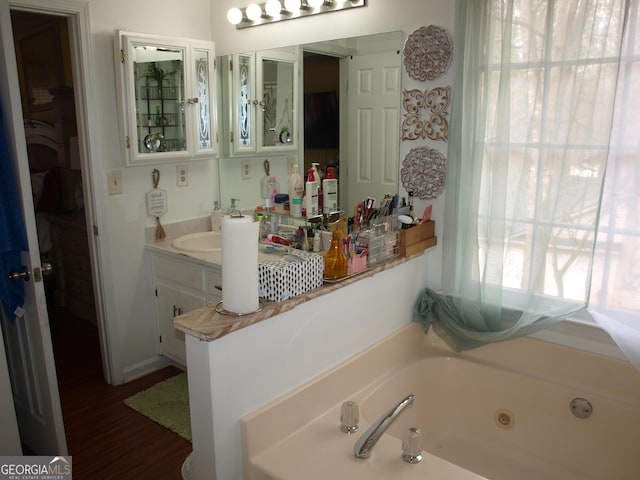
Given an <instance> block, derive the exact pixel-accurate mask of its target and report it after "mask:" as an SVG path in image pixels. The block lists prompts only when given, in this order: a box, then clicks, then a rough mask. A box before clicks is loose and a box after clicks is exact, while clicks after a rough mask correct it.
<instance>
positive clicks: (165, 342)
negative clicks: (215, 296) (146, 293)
mask: <svg viewBox="0 0 640 480" xmlns="http://www.w3.org/2000/svg"><path fill="white" fill-rule="evenodd" d="M204 305H205V299H204V297H203V296H199V295H193V294H190V293H187V292H185V291H182V290H180V289H178V288H176V287H174V286H172V285H169V284H167V283H164V282H162V281H157V283H156V315H157V317H156V321H157V325H158V341H159V347H160V353H162V354H163V355H166V356H167V357H169V358H171V359H172V360H174V361H176V362H178V363H180V364H181V365H186V363H187V354H186V346H185V339H184V333H183V332H180V331H179V330H176V329H175V328H173V318H174V317H175V316H177V315H181V314H183V313H187V312H189V311H191V310H195V309H196V308H201V307H203V306H204Z"/></svg>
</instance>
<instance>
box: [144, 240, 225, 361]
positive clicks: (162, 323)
mask: <svg viewBox="0 0 640 480" xmlns="http://www.w3.org/2000/svg"><path fill="white" fill-rule="evenodd" d="M151 269H152V272H153V283H154V286H155V307H156V323H157V327H158V346H159V349H160V353H161V354H163V355H165V356H166V357H168V358H170V359H171V360H173V361H175V362H177V363H179V364H180V365H182V366H186V364H187V355H186V347H185V340H184V333H183V332H181V331H179V330H176V329H174V328H173V319H174V317H177V316H179V315H182V314H183V313H186V312H190V311H192V310H196V309H198V308H201V307H204V306H205V305H216V304H217V303H218V302H220V301H221V300H222V270H221V267H220V266H219V265H216V264H214V263H210V262H205V261H197V260H196V259H193V258H188V257H186V256H185V255H180V254H171V253H168V252H155V253H154V254H153V255H152V258H151Z"/></svg>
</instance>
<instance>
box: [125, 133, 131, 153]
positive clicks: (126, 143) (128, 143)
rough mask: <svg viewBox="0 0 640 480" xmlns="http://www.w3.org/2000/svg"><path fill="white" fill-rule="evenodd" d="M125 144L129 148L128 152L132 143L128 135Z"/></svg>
mask: <svg viewBox="0 0 640 480" xmlns="http://www.w3.org/2000/svg"><path fill="white" fill-rule="evenodd" d="M124 143H125V146H126V147H127V150H128V149H129V148H131V142H130V140H129V135H127V136H126V137H124Z"/></svg>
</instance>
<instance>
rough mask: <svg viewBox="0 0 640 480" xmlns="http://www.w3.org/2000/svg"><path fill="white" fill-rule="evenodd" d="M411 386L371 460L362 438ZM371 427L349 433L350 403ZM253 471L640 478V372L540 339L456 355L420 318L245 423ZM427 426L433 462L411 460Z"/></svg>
mask: <svg viewBox="0 0 640 480" xmlns="http://www.w3.org/2000/svg"><path fill="white" fill-rule="evenodd" d="M408 393H414V394H415V401H414V403H413V405H411V406H410V407H409V408H407V409H406V410H405V411H404V412H403V413H402V414H401V415H400V416H399V417H398V418H397V420H396V421H395V422H394V423H393V424H392V425H391V427H390V428H389V429H388V430H387V432H386V433H385V434H384V435H383V436H382V438H381V439H380V441H379V442H378V444H377V445H376V446H375V447H374V451H373V455H372V457H371V458H369V459H367V460H358V459H356V458H355V457H354V455H353V445H354V443H355V441H356V440H357V439H358V438H359V436H360V434H361V433H362V432H364V431H365V430H366V428H368V426H369V425H371V424H372V423H374V422H375V421H376V420H377V419H378V417H379V416H380V415H381V414H382V413H384V412H385V411H387V410H388V409H389V408H390V407H391V406H392V405H394V404H396V403H397V402H398V401H399V400H401V399H402V398H404V397H405V396H406V395H407V394H408ZM347 399H350V400H355V401H357V402H358V403H359V405H360V420H361V421H360V430H359V432H356V433H355V434H353V435H345V434H343V433H342V432H340V430H339V415H340V405H341V403H342V402H343V401H344V400H347ZM242 423H243V448H244V452H243V454H244V462H245V465H244V471H245V477H246V478H247V479H250V480H267V479H269V480H273V479H282V480H285V479H297V478H305V479H307V480H310V479H315V478H317V479H323V478H332V477H333V478H350V479H353V480H356V479H359V478H362V479H368V480H369V479H377V478H380V479H387V478H394V479H396V478H397V479H413V478H416V479H418V478H421V479H425V478H439V479H440V480H444V479H451V480H472V479H473V480H475V479H480V478H486V479H490V480H543V479H545V480H578V479H580V480H589V479H593V480H638V479H640V373H638V372H637V371H635V370H634V369H633V368H632V367H631V366H630V365H629V364H627V363H626V362H622V361H618V360H614V359H610V358H607V357H601V356H597V355H592V354H588V353H585V352H581V351H578V350H573V349H570V348H566V347H561V346H558V345H553V344H549V343H546V342H543V341H540V340H534V339H528V338H527V339H519V340H514V341H511V342H504V343H500V344H495V345H489V346H485V347H482V348H480V349H477V350H473V351H470V352H465V353H461V354H456V353H454V352H452V351H450V350H449V349H448V348H447V347H446V345H444V344H443V343H442V341H441V340H440V339H439V338H437V337H436V336H435V335H433V334H431V333H430V334H429V335H426V336H425V335H424V334H423V333H422V330H421V329H420V328H419V326H417V325H409V326H407V327H405V328H403V329H401V330H400V331H398V332H396V333H395V334H394V335H392V336H390V337H389V338H387V339H385V340H384V341H382V342H380V343H379V344H377V345H375V346H373V347H371V348H370V349H367V350H366V351H364V352H362V353H360V354H358V355H355V356H354V357H353V358H352V359H350V360H349V361H347V362H345V363H343V364H341V365H339V366H337V367H336V368H334V369H332V370H331V371H329V372H327V373H326V374H324V375H322V376H320V377H318V378H316V379H314V380H313V381H311V382H309V383H308V384H305V385H303V386H301V387H300V388H299V389H296V390H295V391H293V392H291V393H289V394H288V395H286V396H284V397H282V398H279V399H277V400H275V401H274V402H271V403H270V404H268V405H265V406H264V407H263V408H261V409H259V410H258V411H256V412H254V413H252V414H251V415H248V416H247V417H245V418H244V419H243V422H242ZM410 427H420V428H421V430H422V433H423V441H424V452H425V453H424V457H425V458H424V460H423V461H422V462H421V463H419V464H417V465H409V464H407V463H405V462H403V461H402V459H401V458H400V454H401V439H402V437H403V435H404V433H405V432H406V430H407V429H408V428H410Z"/></svg>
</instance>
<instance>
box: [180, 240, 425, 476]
mask: <svg viewBox="0 0 640 480" xmlns="http://www.w3.org/2000/svg"><path fill="white" fill-rule="evenodd" d="M434 253H435V251H430V252H428V253H425V254H424V255H422V256H419V257H417V258H415V259H411V260H410V261H408V262H406V263H403V264H401V265H399V266H396V267H395V268H392V269H390V270H386V271H384V272H380V273H378V274H376V275H374V276H372V277H370V278H364V279H362V280H360V281H359V282H358V283H356V284H352V285H349V286H346V287H344V288H342V289H339V290H337V291H335V292H332V293H330V294H328V295H325V296H323V297H320V298H317V299H314V300H311V301H309V302H306V303H304V304H302V305H300V306H298V307H297V308H296V309H294V310H291V311H289V312H286V313H283V314H281V315H277V316H275V317H272V318H269V319H267V320H265V321H263V322H260V323H257V324H255V325H253V326H251V327H249V328H244V329H242V330H238V331H236V332H233V333H232V334H230V335H227V336H225V337H222V338H220V339H218V340H216V341H214V342H202V341H200V340H198V339H196V338H194V337H191V336H189V337H188V338H187V364H188V368H189V394H190V397H191V398H190V405H191V414H192V423H191V425H192V435H193V441H192V443H193V455H192V457H191V479H192V480H211V479H213V480H226V479H240V478H242V443H241V423H240V421H241V418H242V417H243V416H244V415H246V414H248V413H250V412H252V411H254V410H255V409H257V408H258V407H260V406H262V405H264V404H266V403H268V402H269V401H271V400H273V399H275V398H277V397H279V396H280V395H283V394H285V393H286V392H289V391H290V390H292V389H294V388H296V387H298V386H300V385H302V384H303V383H305V382H306V381H307V380H310V379H311V378H313V377H315V376H317V375H318V374H320V373H322V372H325V371H327V370H328V369H330V368H331V367H334V366H336V365H338V364H340V363H341V362H343V361H344V360H346V359H347V358H350V357H352V356H354V355H356V354H357V353H359V352H360V351H362V350H364V349H365V348H366V347H368V346H370V345H372V344H374V343H376V342H377V341H379V340H381V339H383V338H384V337H386V336H387V335H390V334H391V333H392V332H394V331H396V330H397V329H399V328H401V327H402V326H404V325H406V324H407V323H409V322H410V319H411V312H412V311H413V305H414V303H415V299H416V297H417V295H418V292H419V291H420V290H421V288H422V285H424V283H425V281H426V273H427V271H428V266H429V261H430V258H431V256H432V255H433V254H434ZM374 299H377V300H374ZM300 408H304V406H301V407H300ZM354 441H355V439H354ZM300 478H304V475H301V477H300Z"/></svg>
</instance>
